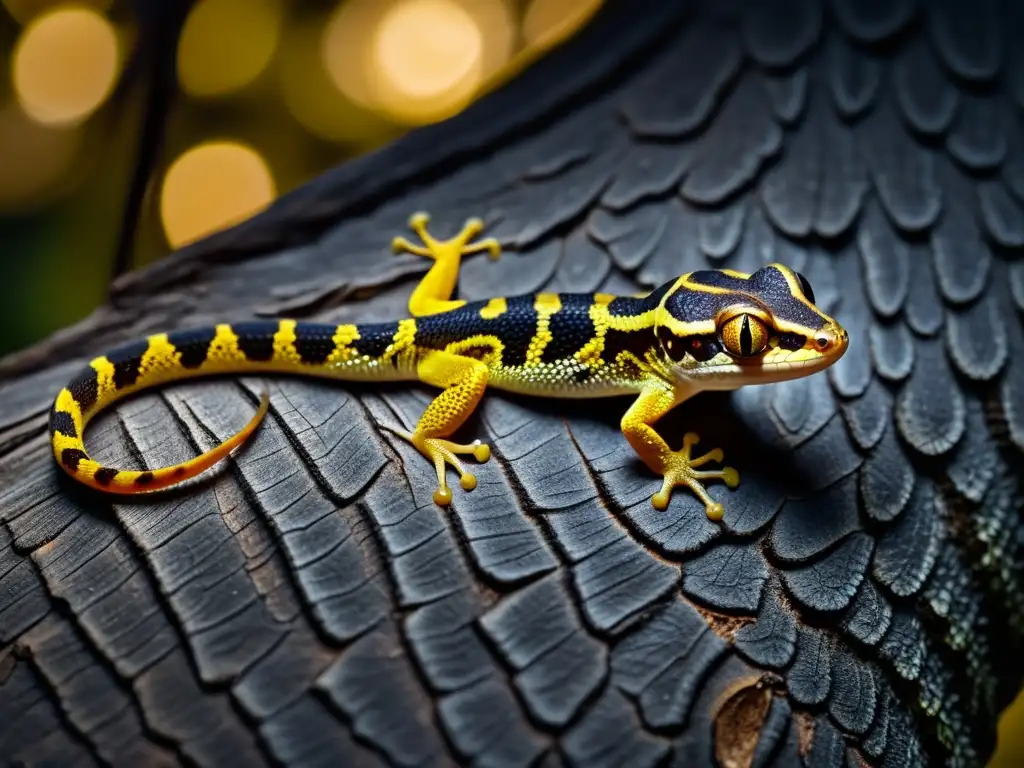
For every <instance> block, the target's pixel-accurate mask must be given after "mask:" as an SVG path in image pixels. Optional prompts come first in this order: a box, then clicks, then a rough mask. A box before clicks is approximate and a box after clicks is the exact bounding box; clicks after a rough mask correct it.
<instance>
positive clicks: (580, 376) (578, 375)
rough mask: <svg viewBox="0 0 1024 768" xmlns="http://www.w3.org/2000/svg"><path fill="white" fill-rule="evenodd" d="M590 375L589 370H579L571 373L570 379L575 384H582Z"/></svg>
mask: <svg viewBox="0 0 1024 768" xmlns="http://www.w3.org/2000/svg"><path fill="white" fill-rule="evenodd" d="M590 374H591V370H590V369H589V368H580V369H578V370H577V371H575V372H574V373H573V375H572V378H573V381H575V382H576V383H577V384H582V383H583V382H585V381H586V380H587V379H589V378H590Z"/></svg>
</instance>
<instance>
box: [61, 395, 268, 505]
mask: <svg viewBox="0 0 1024 768" xmlns="http://www.w3.org/2000/svg"><path fill="white" fill-rule="evenodd" d="M269 405H270V396H269V395H268V394H267V393H265V392H264V393H263V394H262V395H261V396H260V405H259V408H258V409H257V410H256V413H255V415H254V416H253V417H252V418H251V419H250V420H249V423H248V424H246V425H245V426H244V427H243V428H242V429H241V430H239V431H238V432H237V433H236V434H234V435H232V436H231V437H229V438H228V439H227V440H225V441H224V442H223V443H221V444H220V445H218V446H216V447H215V448H212V449H211V450H209V451H207V452H206V453H203V454H200V455H199V456H196V457H195V458H194V459H189V460H188V461H185V462H182V463H181V464H174V465H173V466H170V467H161V468H159V469H150V470H144V471H140V470H133V469H114V468H112V467H104V466H103V465H101V464H99V463H98V462H96V461H93V460H92V459H90V458H89V456H88V454H86V452H85V444H84V443H83V442H82V436H81V435H82V431H83V430H82V429H78V428H76V425H75V421H76V420H75V419H73V417H72V414H70V413H68V412H66V411H62V410H57V409H56V408H54V410H53V411H52V412H51V413H50V438H51V441H52V442H53V452H54V455H55V456H56V457H57V462H58V463H59V464H60V465H61V467H63V468H64V470H65V471H66V472H67V473H68V474H69V475H71V476H72V477H74V478H75V479H76V480H78V481H79V482H81V483H84V484H85V485H88V486H89V487H91V488H96V489H97V490H101V491H106V492H107V493H117V494H136V493H146V492H148V491H158V490H161V489H164V488H169V487H170V486H172V485H177V484H178V483H182V482H185V481H186V480H189V479H191V478H193V477H196V476H198V475H200V474H202V473H203V472H205V471H206V470H207V469H209V468H210V467H212V466H213V465H214V464H216V463H217V462H218V461H220V460H221V459H223V458H225V457H226V456H227V455H228V454H229V453H231V451H233V450H234V449H235V448H237V447H239V446H240V445H242V443H244V442H245V441H246V440H247V439H249V437H250V436H251V435H252V433H253V432H255V431H256V429H257V428H258V427H259V425H260V423H261V422H262V421H263V417H264V416H266V415H267V408H268V407H269ZM78 421H80V419H79V420H78Z"/></svg>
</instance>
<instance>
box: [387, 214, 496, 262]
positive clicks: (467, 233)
mask: <svg viewBox="0 0 1024 768" xmlns="http://www.w3.org/2000/svg"><path fill="white" fill-rule="evenodd" d="M429 223H430V215H429V214H427V213H424V212H422V211H418V212H417V213H414V214H413V215H412V216H410V217H409V228H410V229H411V230H412V231H413V232H415V233H416V234H417V235H419V238H420V240H422V241H423V245H416V244H415V243H411V242H409V240H407V239H406V238H404V237H396V238H394V239H393V240H392V241H391V249H392V250H393V251H394V252H395V253H414V254H416V255H417V256H426V257H427V258H430V259H434V260H437V261H440V260H442V259H452V258H454V259H458V258H459V257H460V256H465V255H467V254H470V253H480V252H481V251H487V252H488V254H489V255H490V257H491V258H492V259H497V258H498V257H499V256H500V255H501V244H500V243H499V242H498V241H497V240H495V239H494V238H493V237H488V238H485V239H483V240H478V241H476V242H475V243H474V242H472V240H473V238H474V237H476V236H477V235H478V234H480V232H482V231H483V228H484V222H483V220H482V219H478V218H475V217H474V218H471V219H467V220H466V223H465V224H464V225H463V226H462V230H461V231H460V232H459V233H458V234H457V235H455V237H453V238H451V239H449V240H437V239H435V238H434V236H433V235H431V234H430V232H429V231H428V230H427V224H429Z"/></svg>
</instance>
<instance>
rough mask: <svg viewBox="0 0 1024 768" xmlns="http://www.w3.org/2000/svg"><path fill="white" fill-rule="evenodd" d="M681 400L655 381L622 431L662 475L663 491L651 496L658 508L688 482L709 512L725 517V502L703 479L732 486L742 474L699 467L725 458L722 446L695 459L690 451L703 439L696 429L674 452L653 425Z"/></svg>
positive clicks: (624, 419)
mask: <svg viewBox="0 0 1024 768" xmlns="http://www.w3.org/2000/svg"><path fill="white" fill-rule="evenodd" d="M677 402H678V401H677V399H676V396H675V394H674V393H673V392H672V390H671V389H670V388H669V387H667V386H664V385H661V384H652V385H651V386H650V387H649V388H648V389H645V390H644V391H643V392H641V393H640V396H639V397H638V398H637V399H636V400H635V401H634V402H633V404H632V405H631V406H630V407H629V410H627V411H626V414H625V415H624V416H623V417H622V433H623V434H624V435H625V436H626V439H627V440H628V441H629V444H630V445H632V446H633V450H635V451H636V452H637V454H638V455H639V456H640V458H641V459H643V461H644V463H645V464H646V465H647V466H648V467H650V468H651V470H652V471H654V472H657V473H658V474H659V475H661V476H662V478H663V481H662V485H661V490H660V491H658V492H657V493H656V494H654V496H652V497H651V503H652V504H654V508H655V509H659V510H663V509H666V508H667V507H668V502H669V499H671V498H672V489H673V488H675V487H676V486H679V485H685V486H686V487H687V488H689V489H690V490H691V491H693V492H694V494H696V496H697V498H699V499H700V500H701V501H703V502H704V508H705V510H706V511H707V515H708V517H709V518H710V519H712V520H721V519H722V515H723V513H724V510H723V509H722V505H721V504H719V503H718V502H716V501H714V500H713V499H712V498H711V497H710V496H709V495H708V492H707V491H706V490H705V489H704V483H703V481H706V480H722V481H724V482H725V484H726V485H728V486H729V487H730V488H735V487H736V486H737V485H739V482H740V476H739V473H738V472H737V471H736V470H735V469H733V468H732V467H723V468H722V469H719V470H712V471H704V472H701V471H698V470H697V467H700V466H701V465H703V464H706V463H707V462H709V461H718V462H720V461H721V460H722V449H721V448H715V449H714V450H712V451H708V452H707V453H705V454H704V455H703V456H698V457H697V458H691V457H690V452H691V450H692V449H693V446H694V445H695V444H696V443H697V442H698V440H699V438H698V437H697V435H696V434H694V433H693V432H687V433H686V435H684V436H683V448H682V450H680V451H673V450H671V449H670V448H669V447H668V444H667V443H666V442H665V441H664V440H663V439H662V438H661V435H659V434H658V433H657V432H656V431H655V430H654V427H653V425H654V424H655V423H656V422H657V421H658V419H660V418H661V417H662V416H664V415H665V414H666V413H668V412H669V411H670V410H672V408H673V407H674V406H675V405H676V403H677Z"/></svg>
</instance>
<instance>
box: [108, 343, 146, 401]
mask: <svg viewBox="0 0 1024 768" xmlns="http://www.w3.org/2000/svg"><path fill="white" fill-rule="evenodd" d="M147 349H149V342H148V341H133V342H132V343H131V344H126V345H125V346H123V347H118V348H117V349H115V350H114V351H113V352H110V353H109V354H107V360H109V361H110V363H111V365H113V366H114V377H113V378H114V386H115V387H116V388H117V389H124V388H125V387H130V386H132V385H133V384H134V383H135V382H136V381H137V380H138V378H139V365H140V364H141V363H142V355H143V354H145V352H146V350H147Z"/></svg>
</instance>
